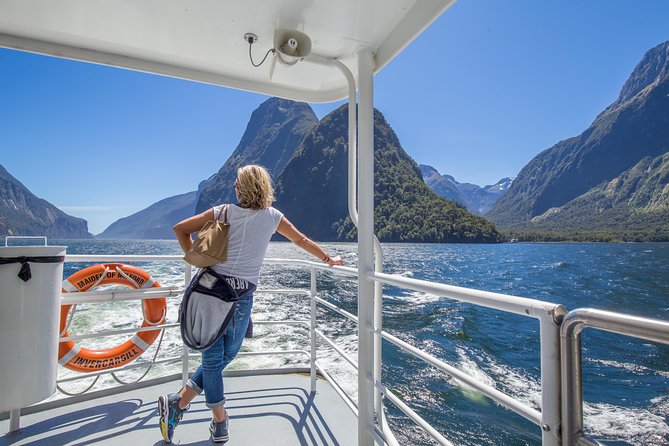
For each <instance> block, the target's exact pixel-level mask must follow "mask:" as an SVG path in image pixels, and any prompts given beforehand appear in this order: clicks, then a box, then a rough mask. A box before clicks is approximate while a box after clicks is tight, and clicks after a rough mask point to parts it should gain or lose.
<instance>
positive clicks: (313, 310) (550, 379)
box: [58, 255, 566, 445]
mask: <svg viewBox="0 0 669 446" xmlns="http://www.w3.org/2000/svg"><path fill="white" fill-rule="evenodd" d="M65 261H66V262H67V263H74V262H76V263H86V262H96V263H101V262H115V263H122V262H129V263H134V262H182V257H181V256H164V255H157V256H153V255H151V256H135V255H121V256H119V255H67V256H66V259H65ZM264 263H265V264H266V265H293V266H298V267H303V268H305V269H308V270H309V271H310V276H311V278H310V289H309V290H305V289H266V290H263V289H259V290H257V291H256V293H257V294H266V293H273V294H277V293H282V294H292V295H303V296H309V299H310V319H309V320H306V319H305V320H281V321H256V320H254V324H258V325H262V324H273V325H275V324H285V325H294V326H305V327H307V328H308V329H309V333H310V336H309V338H310V346H309V349H308V350H306V349H305V350H299V349H295V350H271V351H257V352H242V353H240V356H250V355H253V356H255V355H304V356H305V357H306V358H308V360H309V364H310V371H311V390H312V391H315V390H316V377H317V373H320V375H321V376H322V377H323V378H325V379H326V380H327V381H328V382H329V383H330V384H331V385H332V386H333V388H334V390H335V391H336V392H337V393H338V394H339V395H340V397H341V398H342V399H343V400H344V402H345V403H346V405H347V406H348V407H349V408H350V409H351V411H352V412H353V413H354V414H355V415H356V416H357V415H358V404H357V402H356V401H355V399H354V398H353V397H352V396H351V395H349V394H348V393H347V392H346V391H345V390H344V386H342V384H341V383H340V382H338V381H337V379H336V378H334V377H333V376H332V374H331V373H329V372H328V370H327V369H326V367H324V366H323V365H322V363H321V361H319V359H318V350H317V344H318V340H322V341H323V342H324V343H325V344H326V345H327V346H328V347H330V348H332V350H334V352H336V353H337V354H338V355H339V356H341V357H342V358H343V359H344V361H345V362H346V363H348V364H349V365H350V366H351V367H352V368H354V369H355V370H356V373H358V374H361V373H362V374H365V376H374V370H362V369H361V367H360V365H359V363H358V361H357V360H356V359H355V358H353V357H352V356H351V355H350V354H348V353H346V352H345V350H344V349H343V348H341V347H340V346H338V345H337V343H336V340H333V339H330V338H329V337H328V336H327V335H326V334H325V333H324V332H323V331H321V330H319V329H317V323H318V320H317V307H319V306H320V307H321V308H323V309H326V310H329V311H332V312H333V313H335V314H338V315H340V316H342V317H344V318H346V319H348V320H350V321H352V322H354V323H355V324H359V320H358V317H357V316H355V315H353V314H351V313H349V312H347V311H346V310H343V309H342V308H340V307H338V306H336V305H334V304H333V303H331V302H328V301H327V300H325V299H323V298H322V297H320V296H318V295H317V272H318V271H323V270H327V271H329V272H331V273H334V274H337V275H344V276H348V277H351V278H354V279H357V277H358V270H357V269H354V268H350V267H329V266H327V265H324V264H321V263H315V262H310V261H305V260H298V259H266V260H265V262H264ZM190 278H191V268H190V267H189V266H188V265H186V267H185V274H184V284H186V283H188V282H189V281H190ZM369 279H370V280H372V281H375V282H378V283H383V284H387V285H393V286H397V287H401V288H405V289H409V290H415V291H421V292H425V293H430V294H433V295H436V296H441V297H446V298H449V299H454V300H458V301H461V302H468V303H472V304H475V305H479V306H484V307H487V308H493V309H497V310H500V311H505V312H509V313H513V314H518V315H522V316H526V317H531V318H534V319H537V320H538V321H539V332H540V352H541V353H540V356H541V394H542V411H541V412H540V411H539V410H537V409H535V408H533V407H530V406H528V405H527V404H525V403H524V402H522V401H520V400H518V399H516V398H514V397H513V396H511V395H508V394H505V393H504V392H501V391H499V390H497V389H496V388H494V387H492V386H490V385H488V384H486V383H484V382H481V381H479V380H478V379H476V378H475V377H473V376H470V375H468V374H466V373H464V372H462V371H460V370H459V369H457V368H456V367H454V366H452V365H450V364H448V363H446V362H444V361H442V360H440V359H438V358H436V357H434V356H432V355H430V354H428V353H426V352H424V351H422V350H420V349H418V348H416V347H415V346H412V345H410V344H409V343H407V342H405V341H402V340H401V339H399V338H397V337H396V336H393V335H392V334H390V333H387V332H385V331H382V330H377V329H376V328H375V327H374V326H373V324H374V322H373V321H368V322H367V324H366V329H368V330H370V331H371V332H373V333H375V335H380V336H381V337H382V338H383V339H385V340H386V341H387V342H390V343H392V344H393V345H395V346H397V347H398V348H399V349H401V350H402V351H404V352H406V353H408V354H410V355H413V356H414V357H416V358H419V359H421V360H422V361H424V362H426V363H427V364H430V365H431V366H433V367H435V368H436V369H438V370H441V371H442V372H444V373H445V374H447V375H449V376H452V377H453V378H455V379H456V380H459V381H461V382H463V383H466V384H467V385H469V386H471V387H472V388H474V389H476V390H478V391H479V392H481V393H482V394H484V395H486V396H488V397H489V398H491V399H493V400H494V401H496V402H497V403H499V404H500V405H502V406H504V407H506V408H508V409H510V410H513V411H514V412H516V413H518V414H520V415H521V416H523V417H525V418H526V419H528V420H530V421H531V422H533V423H535V424H536V425H538V426H540V427H541V429H542V432H543V444H544V445H549V444H555V445H557V444H559V443H560V439H559V434H558V426H559V420H560V398H561V393H560V374H559V373H560V336H559V334H560V333H559V329H560V321H561V318H562V317H563V316H564V315H565V314H566V310H565V309H564V307H562V306H561V305H557V304H552V303H547V302H542V301H538V300H534V299H527V298H522V297H516V296H509V295H503V294H498V293H490V292H486V291H478V290H471V289H466V288H460V287H455V286H451V285H444V284H438V283H433V282H428V281H423V280H416V279H410V278H406V277H402V276H397V275H392V274H383V273H374V272H372V273H370V274H369ZM182 294H183V288H180V287H163V288H161V289H157V288H150V289H147V290H146V291H144V290H127V291H126V290H121V291H116V290H114V291H110V290H104V291H92V292H85V293H84V292H82V293H64V294H63V305H68V304H74V303H84V302H85V303H101V302H112V301H126V300H142V299H150V298H153V297H158V296H159V297H172V298H178V297H180V296H181V295H182ZM176 327H178V324H176V323H165V324H161V325H158V326H152V327H145V328H131V329H121V330H106V331H99V332H94V333H88V334H77V335H71V336H67V337H63V338H61V339H60V340H61V341H66V340H69V341H74V340H81V339H87V338H96V337H102V336H113V335H119V334H126V333H136V332H141V331H151V330H156V329H174V328H176ZM155 353H156V356H155V357H154V359H153V360H150V361H142V362H141V363H133V364H130V365H126V366H123V367H118V368H113V369H107V370H101V371H96V372H93V373H81V374H78V375H76V376H68V377H64V378H61V379H59V380H58V384H61V383H65V382H72V381H76V380H80V379H86V378H91V377H96V378H97V377H99V376H102V375H105V374H112V376H113V377H114V379H115V380H116V381H118V382H119V383H123V381H122V380H120V379H119V378H118V377H117V376H116V374H117V373H118V372H123V371H126V370H132V369H137V368H142V367H144V368H146V367H152V366H153V365H158V364H169V363H179V362H181V363H182V378H183V380H184V382H185V381H186V380H187V378H188V373H189V367H190V360H191V359H193V358H197V357H199V355H198V354H193V353H191V352H190V351H189V350H188V349H186V348H185V347H184V350H183V351H182V354H181V355H180V356H173V357H168V358H160V359H157V353H158V351H156V352H155ZM145 374H146V373H145ZM140 379H141V378H140ZM373 383H374V387H375V389H376V390H377V391H378V392H380V393H381V394H382V395H384V397H385V399H386V400H388V401H390V402H391V403H392V404H394V405H395V406H396V407H397V408H398V409H399V410H401V411H402V412H403V413H404V414H405V415H406V416H407V417H409V418H410V419H411V420H413V421H414V422H415V423H416V424H417V425H418V426H420V427H421V428H423V429H424V430H425V432H426V433H427V434H428V435H429V436H430V437H432V438H433V439H434V440H435V441H436V442H437V443H439V444H442V445H451V442H450V441H449V440H448V439H446V438H445V437H444V436H443V435H442V433H440V432H438V431H437V430H436V429H434V428H433V427H432V426H431V425H430V424H429V423H428V422H427V421H426V420H424V419H423V418H422V417H421V416H420V415H419V414H418V413H416V412H415V411H414V410H413V409H411V408H410V407H409V406H408V405H407V404H406V403H405V402H404V401H402V400H401V399H400V398H398V397H397V396H396V394H394V393H393V392H392V391H391V389H388V388H387V387H386V386H385V385H384V384H383V383H382V382H380V380H378V379H374V380H373ZM91 387H92V385H91ZM87 390H88V389H87ZM376 418H377V420H378V418H379V415H378V414H377V417H376ZM368 429H369V431H370V433H371V435H372V436H373V437H374V438H375V439H376V441H377V442H379V443H387V444H393V443H394V439H391V438H387V435H385V434H384V432H383V429H381V428H380V427H379V426H378V425H377V424H375V425H373V426H369V427H368Z"/></svg>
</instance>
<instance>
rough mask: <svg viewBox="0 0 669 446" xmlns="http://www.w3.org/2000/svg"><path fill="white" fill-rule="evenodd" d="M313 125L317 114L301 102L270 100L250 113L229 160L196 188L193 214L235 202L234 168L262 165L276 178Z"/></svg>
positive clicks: (235, 169) (235, 170) (316, 122)
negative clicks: (217, 205) (233, 186)
mask: <svg viewBox="0 0 669 446" xmlns="http://www.w3.org/2000/svg"><path fill="white" fill-rule="evenodd" d="M316 124H318V118H317V117H316V114H315V113H314V111H313V109H312V108H311V107H310V106H309V105H308V104H306V103H304V102H295V101H289V100H287V99H280V98H270V99H268V100H266V101H265V102H263V103H262V104H260V105H259V106H258V108H256V109H255V110H254V111H253V113H252V114H251V118H250V119H249V123H248V124H247V126H246V130H245V131H244V135H243V136H242V139H241V140H240V141H239V145H238V146H237V148H236V149H235V151H234V152H233V153H232V155H231V156H230V158H228V160H227V161H226V162H225V164H224V165H223V167H221V168H220V169H219V171H218V172H217V173H216V174H214V175H213V176H212V177H210V178H209V179H207V180H206V181H204V182H202V183H201V184H200V186H198V197H197V205H196V210H195V211H196V213H197V212H202V211H204V210H205V209H207V208H208V207H211V206H213V205H214V204H217V203H225V202H234V201H235V195H234V191H233V190H232V188H231V187H230V185H231V184H232V183H233V182H234V178H235V176H236V175H237V169H238V168H239V167H242V166H244V165H246V164H260V165H262V166H265V167H266V168H267V170H268V171H269V173H270V175H271V176H272V178H273V179H276V177H277V176H278V175H279V173H281V171H282V170H283V168H284V167H285V165H286V163H287V162H288V161H289V160H290V158H291V157H292V156H293V152H294V150H295V148H296V147H297V146H298V145H299V143H300V141H302V138H303V137H304V135H305V134H306V133H307V132H308V131H309V130H310V129H312V128H313V127H314V126H315V125H316Z"/></svg>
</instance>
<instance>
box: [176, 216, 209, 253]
mask: <svg viewBox="0 0 669 446" xmlns="http://www.w3.org/2000/svg"><path fill="white" fill-rule="evenodd" d="M213 219H214V210H213V209H207V210H206V211H204V212H203V213H201V214H198V215H194V216H192V217H189V218H187V219H185V220H182V221H180V222H179V223H177V224H176V225H174V227H173V228H172V230H173V231H174V233H175V234H176V236H177V240H178V241H179V246H181V249H182V250H183V252H184V253H187V252H188V251H190V248H191V247H192V246H193V239H191V238H190V235H191V234H192V233H193V232H198V231H199V230H200V229H202V226H204V224H205V223H206V222H208V221H209V220H213Z"/></svg>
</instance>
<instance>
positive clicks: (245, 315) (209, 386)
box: [186, 293, 253, 409]
mask: <svg viewBox="0 0 669 446" xmlns="http://www.w3.org/2000/svg"><path fill="white" fill-rule="evenodd" d="M251 308H253V293H249V294H247V295H246V296H243V297H240V298H239V301H238V302H237V309H236V310H235V315H234V319H233V322H232V323H231V324H230V325H228V328H227V329H226V330H225V333H224V334H223V336H221V337H220V338H219V339H218V341H216V342H214V343H213V344H212V345H211V347H209V348H208V349H206V350H205V351H203V352H202V365H200V367H198V368H197V370H196V371H195V374H194V375H193V377H192V378H191V379H190V380H188V384H187V385H186V386H187V387H189V388H190V389H191V390H193V391H194V392H195V393H198V394H199V393H201V392H202V390H203V389H204V396H205V400H206V404H207V407H209V408H210V409H213V408H216V407H219V406H222V405H224V404H225V392H224V388H223V369H225V367H227V365H228V364H230V362H231V361H232V360H233V359H235V356H237V353H238V352H239V349H240V348H241V346H242V341H243V340H244V334H246V328H247V327H248V325H249V319H250V318H251Z"/></svg>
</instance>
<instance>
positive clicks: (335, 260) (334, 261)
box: [326, 256, 344, 266]
mask: <svg viewBox="0 0 669 446" xmlns="http://www.w3.org/2000/svg"><path fill="white" fill-rule="evenodd" d="M326 263H327V264H328V265H330V266H335V265H338V266H341V265H343V264H344V261H343V260H342V258H341V257H339V256H335V257H328V261H327V262H326Z"/></svg>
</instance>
